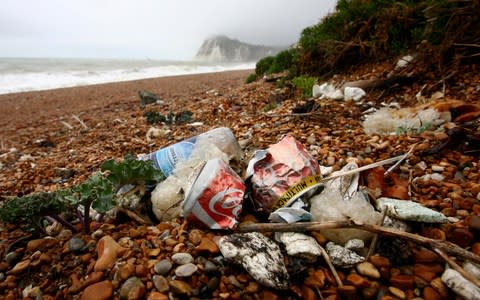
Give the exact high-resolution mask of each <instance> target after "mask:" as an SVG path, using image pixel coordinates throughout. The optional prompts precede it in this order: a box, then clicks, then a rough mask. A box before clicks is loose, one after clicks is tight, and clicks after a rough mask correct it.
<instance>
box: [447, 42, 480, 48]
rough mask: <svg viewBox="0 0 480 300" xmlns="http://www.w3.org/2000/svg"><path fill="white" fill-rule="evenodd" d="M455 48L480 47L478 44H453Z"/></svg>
mask: <svg viewBox="0 0 480 300" xmlns="http://www.w3.org/2000/svg"><path fill="white" fill-rule="evenodd" d="M453 45H454V46H460V47H474V48H480V45H477V44H460V43H453Z"/></svg>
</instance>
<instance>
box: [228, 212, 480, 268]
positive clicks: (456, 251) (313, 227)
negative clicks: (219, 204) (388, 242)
mask: <svg viewBox="0 0 480 300" xmlns="http://www.w3.org/2000/svg"><path fill="white" fill-rule="evenodd" d="M338 228H355V229H361V230H365V231H369V232H373V233H379V234H382V235H385V236H393V237H399V238H403V239H406V240H409V241H412V242H415V243H417V244H420V245H424V246H427V247H429V248H430V249H434V248H438V249H440V250H442V251H444V252H446V253H450V254H453V255H456V256H460V257H463V258H464V259H468V260H470V261H472V262H474V263H477V264H480V257H479V256H478V255H475V254H474V253H472V252H470V251H467V250H465V249H463V248H460V247H459V246H457V245H455V244H453V243H450V242H448V241H442V240H434V239H431V238H427V237H423V236H420V235H418V234H414V233H409V232H404V231H401V230H398V229H395V228H388V227H382V226H378V225H372V224H363V223H360V222H354V221H352V220H348V221H337V222H325V223H320V222H300V223H293V224H284V223H257V224H248V225H244V226H240V227H239V228H238V229H237V231H239V232H252V231H258V232H305V231H318V230H322V229H338Z"/></svg>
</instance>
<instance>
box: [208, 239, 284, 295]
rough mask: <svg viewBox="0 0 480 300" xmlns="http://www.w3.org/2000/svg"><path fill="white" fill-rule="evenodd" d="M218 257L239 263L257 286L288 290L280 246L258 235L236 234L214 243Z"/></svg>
mask: <svg viewBox="0 0 480 300" xmlns="http://www.w3.org/2000/svg"><path fill="white" fill-rule="evenodd" d="M216 243H217V245H218V248H219V249H220V252H221V253H222V255H223V256H224V257H225V258H227V259H230V260H233V261H234V262H236V263H239V264H241V265H242V266H243V267H244V268H245V270H246V271H247V272H248V273H249V274H250V275H251V276H252V277H253V278H254V279H255V280H256V281H258V282H259V283H260V284H263V285H265V286H267V287H271V288H276V289H281V290H284V289H288V287H289V276H288V272H287V268H286V267H285V263H284V261H283V255H282V253H281V251H280V247H279V246H278V245H277V244H276V243H275V242H274V241H272V240H271V239H269V238H267V237H266V236H264V235H263V234H261V233H259V232H250V233H236V234H232V235H228V236H222V237H220V238H218V239H217V240H216Z"/></svg>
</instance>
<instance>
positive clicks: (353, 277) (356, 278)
mask: <svg viewBox="0 0 480 300" xmlns="http://www.w3.org/2000/svg"><path fill="white" fill-rule="evenodd" d="M347 281H348V282H350V283H351V284H352V285H353V286H355V287H357V288H367V287H369V286H370V281H368V280H367V279H365V278H363V277H362V276H360V275H358V274H355V273H351V274H348V276H347Z"/></svg>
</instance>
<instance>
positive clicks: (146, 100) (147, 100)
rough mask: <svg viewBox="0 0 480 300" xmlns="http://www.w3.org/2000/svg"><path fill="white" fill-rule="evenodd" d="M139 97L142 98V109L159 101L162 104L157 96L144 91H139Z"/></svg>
mask: <svg viewBox="0 0 480 300" xmlns="http://www.w3.org/2000/svg"><path fill="white" fill-rule="evenodd" d="M138 97H139V98H140V107H145V106H146V105H147V104H152V103H156V102H157V101H160V102H161V100H160V98H158V96H157V95H155V94H154V93H151V92H148V91H144V90H140V91H138Z"/></svg>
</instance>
